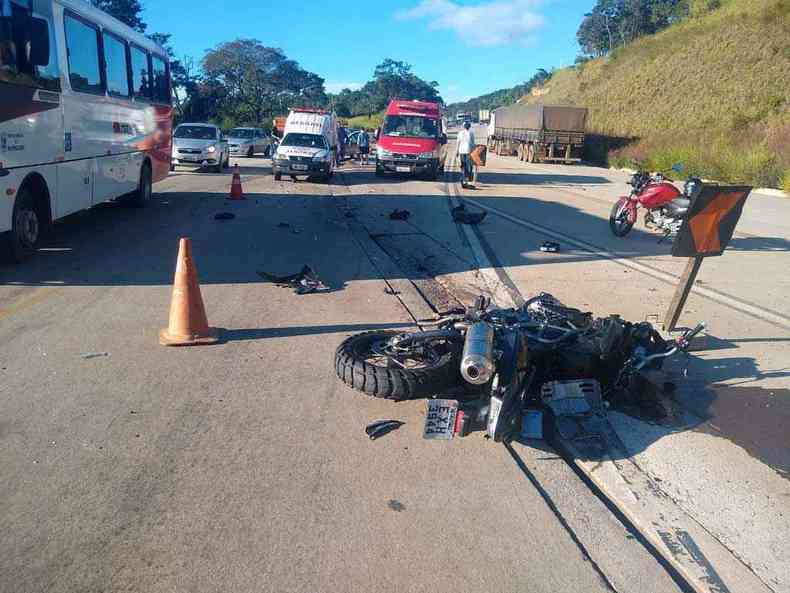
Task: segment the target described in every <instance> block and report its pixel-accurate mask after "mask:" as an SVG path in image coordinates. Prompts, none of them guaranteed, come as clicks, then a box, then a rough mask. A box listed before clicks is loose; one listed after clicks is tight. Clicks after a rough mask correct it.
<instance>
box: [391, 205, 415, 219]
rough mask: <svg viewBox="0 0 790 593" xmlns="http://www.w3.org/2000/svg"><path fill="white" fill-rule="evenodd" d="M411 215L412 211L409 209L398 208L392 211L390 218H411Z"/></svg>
mask: <svg viewBox="0 0 790 593" xmlns="http://www.w3.org/2000/svg"><path fill="white" fill-rule="evenodd" d="M410 216H411V212H409V211H408V210H398V209H397V208H396V209H395V210H393V211H392V212H390V214H389V219H390V220H409V217H410Z"/></svg>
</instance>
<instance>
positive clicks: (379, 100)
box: [328, 58, 442, 117]
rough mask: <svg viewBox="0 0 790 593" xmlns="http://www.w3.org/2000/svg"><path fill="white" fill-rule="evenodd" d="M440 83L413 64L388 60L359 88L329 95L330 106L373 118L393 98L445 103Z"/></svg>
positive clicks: (340, 111)
mask: <svg viewBox="0 0 790 593" xmlns="http://www.w3.org/2000/svg"><path fill="white" fill-rule="evenodd" d="M438 87H439V83H438V82H436V81H431V82H426V81H424V80H423V79H421V78H419V77H418V76H416V75H415V74H414V73H413V72H412V66H411V64H407V63H405V62H400V61H397V60H393V59H390V58H388V59H386V60H384V61H383V62H382V63H381V64H379V65H378V66H376V69H375V70H374V71H373V79H372V80H371V81H370V82H368V83H367V84H365V86H363V87H362V88H361V89H359V90H356V91H354V90H351V89H343V90H342V91H341V92H340V93H338V94H336V95H329V101H328V105H329V106H331V107H333V108H334V110H335V111H336V112H337V114H338V115H339V116H341V117H354V116H358V115H365V116H368V117H370V116H371V115H373V114H374V113H378V112H379V111H381V110H383V109H384V108H385V107H386V106H387V103H388V102H389V100H390V99H392V98H400V99H419V100H421V101H434V102H439V103H441V102H442V98H441V96H440V95H439V91H438Z"/></svg>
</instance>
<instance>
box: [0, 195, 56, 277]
mask: <svg viewBox="0 0 790 593" xmlns="http://www.w3.org/2000/svg"><path fill="white" fill-rule="evenodd" d="M41 214H42V213H41V212H40V210H39V209H37V208H36V205H35V201H34V200H33V194H32V193H31V192H30V188H28V187H25V188H24V189H22V190H20V191H19V193H18V194H17V196H16V200H15V201H14V211H13V214H12V218H11V231H10V232H9V233H7V234H8V238H7V245H8V253H9V255H10V256H11V259H12V260H13V261H15V262H17V263H21V262H23V261H25V260H26V259H28V258H29V257H30V256H31V255H33V254H34V253H35V251H36V249H38V247H39V245H40V243H41V235H42V230H43V227H44V225H45V222H46V221H44V220H42V218H41Z"/></svg>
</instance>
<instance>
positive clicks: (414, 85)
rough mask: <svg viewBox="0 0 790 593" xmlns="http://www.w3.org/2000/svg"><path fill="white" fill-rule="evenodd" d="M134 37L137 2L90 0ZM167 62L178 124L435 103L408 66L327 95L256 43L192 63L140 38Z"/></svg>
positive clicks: (432, 91)
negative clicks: (302, 110) (300, 110)
mask: <svg viewBox="0 0 790 593" xmlns="http://www.w3.org/2000/svg"><path fill="white" fill-rule="evenodd" d="M91 1H92V3H93V5H94V6H97V7H98V8H100V9H102V10H104V11H105V12H107V13H109V14H111V15H113V16H114V17H115V18H117V19H119V20H120V21H122V22H123V23H125V24H127V25H128V26H130V27H131V28H133V29H134V30H136V31H139V32H140V33H144V34H148V33H147V30H148V26H147V24H146V23H145V22H144V21H143V19H142V6H141V5H140V2H139V0H91ZM148 37H150V38H151V39H152V40H154V41H156V42H157V43H159V44H160V45H162V46H163V47H164V48H165V49H166V50H167V52H168V54H169V56H170V70H171V78H172V82H173V102H174V106H175V110H176V119H177V120H178V121H186V120H189V121H211V122H213V123H216V124H218V125H220V126H222V127H223V128H226V129H227V128H232V127H235V126H240V125H252V126H262V127H268V126H269V125H270V124H271V121H272V117H274V116H278V115H284V114H286V113H287V112H288V109H289V108H291V107H323V108H330V109H334V110H335V111H337V113H338V115H340V116H342V117H351V116H355V115H371V114H373V113H377V112H379V111H381V110H382V109H384V108H385V107H386V105H387V102H388V101H389V99H390V98H393V97H400V98H407V99H423V100H430V101H441V97H440V96H439V93H438V90H437V88H438V86H439V85H438V83H437V82H435V81H434V82H426V81H424V80H422V79H421V78H419V77H418V76H416V75H415V74H414V73H413V72H412V66H411V65H410V64H407V63H405V62H399V61H396V60H392V59H387V60H384V61H383V62H382V63H381V64H379V65H378V66H377V67H376V69H375V71H374V73H373V79H372V80H371V81H370V82H368V83H367V84H365V85H364V86H363V87H362V88H361V89H359V90H356V91H352V90H349V89H345V90H343V91H341V92H340V93H338V94H336V95H331V94H327V93H326V90H325V88H324V79H323V78H321V77H320V76H319V75H317V74H315V73H313V72H308V71H306V70H304V69H303V68H302V67H301V66H300V65H299V64H298V63H297V62H296V61H295V60H292V59H290V58H288V56H286V55H285V53H284V52H283V51H282V50H281V49H278V48H274V47H268V46H266V45H264V44H263V43H261V42H260V41H258V40H257V39H236V40H235V41H227V42H224V43H220V44H219V45H217V46H216V47H215V48H213V49H210V50H208V51H207V52H206V54H205V55H204V56H203V58H202V59H201V60H200V61H199V62H196V61H195V59H194V58H192V57H184V58H181V59H178V58H177V57H176V54H175V51H174V50H173V48H172V46H171V44H170V35H169V34H167V33H153V34H148Z"/></svg>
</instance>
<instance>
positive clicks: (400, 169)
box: [395, 167, 411, 173]
mask: <svg viewBox="0 0 790 593" xmlns="http://www.w3.org/2000/svg"><path fill="white" fill-rule="evenodd" d="M395 171H397V172H398V173H411V167H395Z"/></svg>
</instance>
